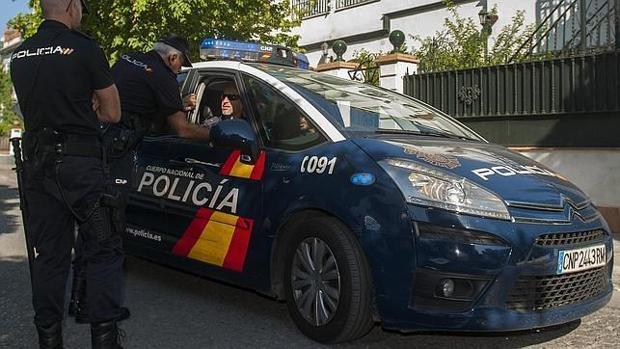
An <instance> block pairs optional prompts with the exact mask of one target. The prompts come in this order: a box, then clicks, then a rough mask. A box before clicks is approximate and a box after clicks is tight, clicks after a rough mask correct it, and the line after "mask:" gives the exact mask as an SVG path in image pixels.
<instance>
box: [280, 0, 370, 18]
mask: <svg viewBox="0 0 620 349" xmlns="http://www.w3.org/2000/svg"><path fill="white" fill-rule="evenodd" d="M377 1H379V0H292V1H291V5H292V7H293V12H294V16H295V17H297V18H301V19H304V18H309V17H314V16H320V15H324V14H328V13H329V11H330V10H331V9H332V8H333V6H334V5H335V6H336V11H338V10H342V9H346V8H349V7H354V6H358V5H363V4H367V3H371V2H377Z"/></svg>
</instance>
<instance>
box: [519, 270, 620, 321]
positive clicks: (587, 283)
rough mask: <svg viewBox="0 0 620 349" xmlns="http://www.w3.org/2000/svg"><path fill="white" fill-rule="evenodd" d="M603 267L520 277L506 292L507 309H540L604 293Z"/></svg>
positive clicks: (605, 279) (606, 271) (606, 273)
mask: <svg viewBox="0 0 620 349" xmlns="http://www.w3.org/2000/svg"><path fill="white" fill-rule="evenodd" d="M608 275H609V271H608V268H607V267H600V268H596V269H590V270H584V271H581V272H577V273H572V274H565V275H552V276H521V277H519V279H518V280H517V284H516V286H515V287H514V288H513V290H512V291H511V292H510V293H509V295H508V302H507V307H508V309H511V310H515V311H520V312H526V311H541V310H545V309H549V308H555V307H560V306H563V305H569V304H574V303H579V302H582V301H585V300H588V299H591V298H594V297H596V296H597V295H599V294H601V293H603V292H605V290H606V289H607V284H608V283H609V276H608Z"/></svg>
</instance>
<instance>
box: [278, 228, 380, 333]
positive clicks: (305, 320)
mask: <svg viewBox="0 0 620 349" xmlns="http://www.w3.org/2000/svg"><path fill="white" fill-rule="evenodd" d="M285 234H286V235H285V236H286V237H287V239H286V242H285V244H284V246H282V247H283V248H284V249H285V251H286V252H285V263H286V264H285V268H284V273H285V274H284V278H283V280H284V290H285V294H286V301H287V305H288V310H289V313H290V315H291V318H292V319H293V321H294V322H295V324H296V325H297V327H298V328H299V329H300V330H301V332H303V333H304V334H305V335H306V336H308V337H309V338H311V339H313V340H315V341H317V342H322V343H338V342H345V341H349V340H353V339H356V338H359V337H361V336H363V335H365V334H366V333H367V332H368V331H369V330H370V328H371V327H372V324H373V322H372V282H371V277H370V271H369V268H368V263H367V261H366V258H365V256H364V254H363V252H362V250H361V248H360V246H359V243H358V242H357V240H356V239H355V237H354V236H353V234H352V233H351V232H350V231H349V230H348V229H347V228H346V227H345V226H344V225H343V224H342V223H341V222H339V221H338V220H336V219H334V218H331V217H325V216H317V217H312V218H310V219H307V220H305V221H304V222H303V223H301V224H297V225H296V227H295V228H294V229H292V230H291V231H286V232H285Z"/></svg>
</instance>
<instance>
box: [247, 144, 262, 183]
mask: <svg viewBox="0 0 620 349" xmlns="http://www.w3.org/2000/svg"><path fill="white" fill-rule="evenodd" d="M265 157H266V156H265V152H264V151H262V152H261V153H260V156H259V157H258V161H256V165H254V169H253V170H252V174H251V175H250V178H251V179H253V180H256V181H260V180H261V179H263V172H265Z"/></svg>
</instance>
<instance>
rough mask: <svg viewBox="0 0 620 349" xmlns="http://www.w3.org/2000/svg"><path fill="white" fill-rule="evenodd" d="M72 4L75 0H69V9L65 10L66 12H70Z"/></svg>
mask: <svg viewBox="0 0 620 349" xmlns="http://www.w3.org/2000/svg"><path fill="white" fill-rule="evenodd" d="M71 4H73V0H71V1H69V5H67V9H66V10H65V12H69V8H70V7H71Z"/></svg>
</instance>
